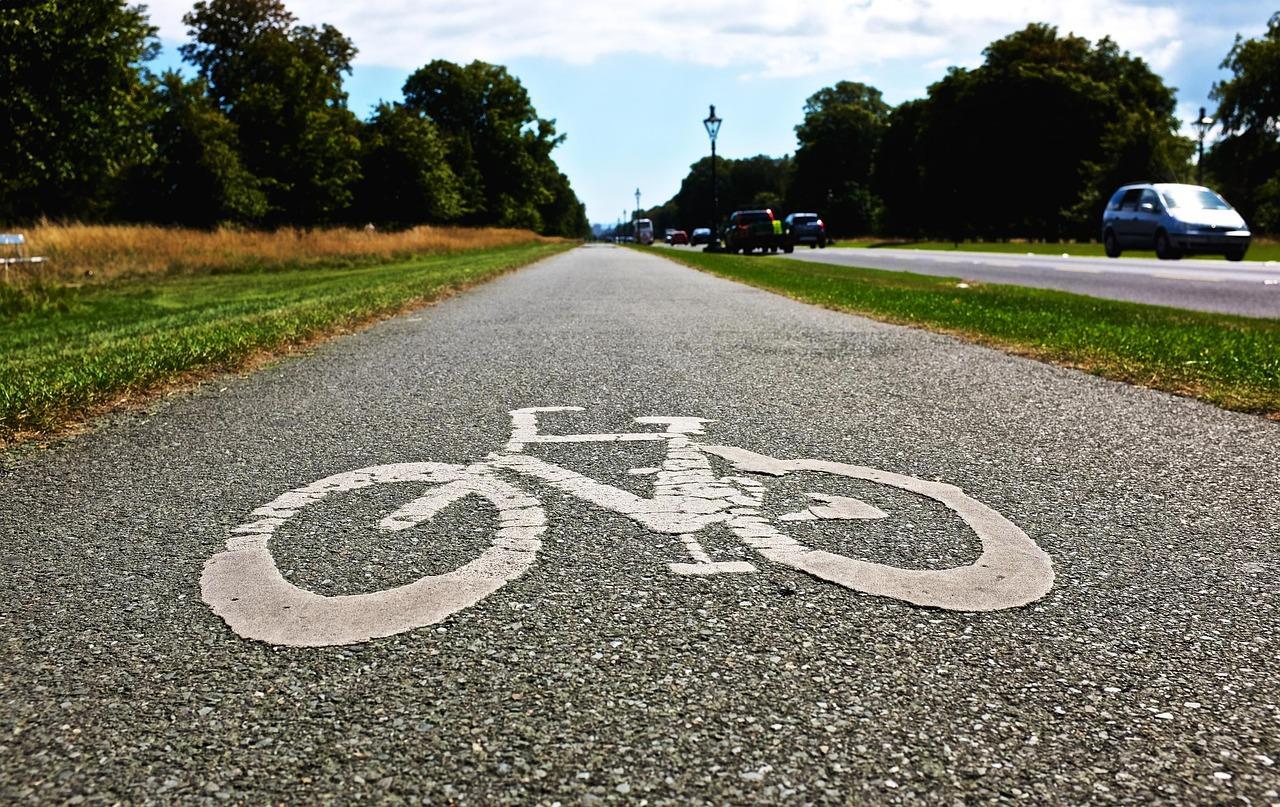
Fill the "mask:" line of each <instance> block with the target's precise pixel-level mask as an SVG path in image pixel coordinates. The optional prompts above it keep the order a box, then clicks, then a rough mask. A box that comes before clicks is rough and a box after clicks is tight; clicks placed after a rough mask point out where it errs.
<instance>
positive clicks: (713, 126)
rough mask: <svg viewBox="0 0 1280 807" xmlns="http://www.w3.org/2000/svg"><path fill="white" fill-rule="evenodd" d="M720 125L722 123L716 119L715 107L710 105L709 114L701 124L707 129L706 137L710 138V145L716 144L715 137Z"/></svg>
mask: <svg viewBox="0 0 1280 807" xmlns="http://www.w3.org/2000/svg"><path fill="white" fill-rule="evenodd" d="M722 123H724V121H723V120H722V119H720V118H717V117H716V105H715V104H712V105H711V114H710V115H708V116H707V119H706V120H704V121H703V122H702V125H703V126H705V127H707V137H710V138H711V142H712V143H714V142H716V135H717V134H719V133H720V124H722Z"/></svg>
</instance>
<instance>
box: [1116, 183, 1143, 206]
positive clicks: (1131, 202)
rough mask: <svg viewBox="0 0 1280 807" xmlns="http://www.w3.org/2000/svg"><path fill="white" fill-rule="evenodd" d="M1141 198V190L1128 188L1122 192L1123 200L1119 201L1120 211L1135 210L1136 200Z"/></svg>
mask: <svg viewBox="0 0 1280 807" xmlns="http://www.w3.org/2000/svg"><path fill="white" fill-rule="evenodd" d="M1140 196H1142V189H1141V188H1130V189H1129V190H1127V191H1125V192H1124V198H1123V199H1121V200H1120V209H1121V210H1137V209H1138V198H1139V197H1140Z"/></svg>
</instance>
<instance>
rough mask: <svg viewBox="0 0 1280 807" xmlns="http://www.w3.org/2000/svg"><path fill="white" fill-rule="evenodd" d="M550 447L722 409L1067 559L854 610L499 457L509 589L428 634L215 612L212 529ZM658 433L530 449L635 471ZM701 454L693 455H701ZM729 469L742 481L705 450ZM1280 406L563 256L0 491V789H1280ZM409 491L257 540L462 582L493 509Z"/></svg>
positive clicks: (30, 461) (315, 582) (655, 268)
mask: <svg viewBox="0 0 1280 807" xmlns="http://www.w3.org/2000/svg"><path fill="white" fill-rule="evenodd" d="M552 405H573V406H582V407H585V408H586V411H584V412H581V413H561V414H555V415H547V416H545V417H544V418H543V429H544V430H545V431H548V432H563V433H569V432H572V433H582V432H616V431H638V430H643V427H638V426H636V425H634V424H633V423H632V419H633V418H635V417H638V416H645V415H683V416H697V417H704V418H712V419H714V420H715V421H716V422H715V423H712V424H709V425H708V427H707V436H706V438H705V441H706V442H708V443H719V444H724V445H732V446H739V447H742V448H746V449H749V450H751V451H756V452H759V453H761V454H766V455H769V456H774V457H779V458H783V459H790V458H802V457H808V458H822V459H831V460H837V461H841V462H848V463H855V464H860V465H867V466H871V467H875V468H880V469H884V470H887V471H893V472H897V473H905V474H909V475H912V476H917V477H920V478H923V479H940V480H944V481H946V482H950V483H953V484H956V485H959V486H960V487H962V488H963V489H964V490H965V491H966V492H968V493H969V494H970V495H972V496H973V497H975V498H976V499H978V500H979V501H982V502H984V503H985V504H987V505H989V506H991V507H994V508H995V509H996V510H998V511H999V512H1000V513H1002V514H1004V515H1005V516H1006V517H1007V518H1009V519H1010V520H1012V521H1013V522H1014V523H1015V524H1017V525H1018V526H1020V527H1021V528H1022V529H1023V530H1025V531H1026V532H1027V533H1028V534H1029V535H1030V536H1031V537H1032V538H1033V539H1034V540H1035V541H1036V542H1037V543H1038V544H1039V545H1040V546H1041V547H1043V548H1044V549H1045V550H1046V551H1047V552H1048V553H1049V554H1050V555H1051V557H1052V559H1053V563H1054V567H1055V571H1056V573H1057V581H1056V584H1055V586H1054V588H1053V590H1052V591H1051V592H1050V593H1049V594H1048V596H1046V597H1045V598H1044V599H1043V600H1041V601H1039V602H1037V603H1034V604H1032V605H1030V606H1028V607H1025V608H1021V609H1016V610H1008V611H997V612H991V613H984V614H965V613H956V612H947V611H939V610H930V609H921V608H916V607H912V606H909V605H905V604H903V603H900V602H897V601H894V600H887V599H879V598H873V597H869V596H865V595H860V594H856V593H853V592H850V591H848V590H846V589H843V588H840V587H838V586H835V585H832V584H829V583H825V582H822V581H820V580H817V579H815V578H811V577H808V576H806V575H804V574H802V573H799V572H795V571H793V570H791V569H788V568H785V567H780V566H777V565H773V564H770V563H768V562H766V561H763V560H762V559H760V558H759V557H758V556H754V555H753V554H752V553H750V552H749V551H748V550H746V549H745V548H744V547H743V546H742V545H741V544H740V543H739V542H738V541H737V540H736V539H735V538H734V537H733V535H732V534H731V533H729V532H728V531H727V530H724V529H712V530H710V531H709V532H708V534H707V535H706V536H704V541H703V543H704V546H705V547H706V548H707V550H708V551H709V552H710V553H711V554H712V556H713V557H714V558H715V559H718V560H732V559H742V560H751V561H752V562H753V563H755V564H756V565H757V567H758V569H759V571H758V572H756V573H754V574H726V575H719V576H713V577H678V576H675V575H673V574H672V573H671V572H670V571H669V569H668V567H667V564H668V563H669V562H671V561H684V560H687V556H686V555H685V554H684V552H683V550H682V547H681V544H680V541H679V540H678V538H676V537H675V536H670V535H658V534H654V533H650V532H648V531H646V530H644V529H642V528H640V527H638V526H637V525H636V524H635V523H633V522H632V521H630V520H628V519H626V518H624V517H623V516H620V515H617V514H615V513H611V512H607V511H602V510H600V509H598V508H596V507H594V506H592V505H589V504H586V503H583V502H581V501H578V500H575V499H571V498H569V497H568V496H566V495H564V494H562V493H557V492H555V491H552V490H549V489H548V488H547V487H546V486H545V485H542V484H535V483H531V482H529V481H527V480H521V479H519V478H517V477H507V478H508V479H509V480H510V481H513V482H516V483H517V484H519V485H520V486H521V487H522V488H524V489H526V490H528V491H529V492H531V493H534V494H536V495H537V497H538V498H539V500H540V501H541V502H542V503H543V505H544V507H545V509H546V512H547V516H548V520H549V528H548V531H547V534H546V536H545V539H544V542H543V547H542V550H541V552H540V553H539V554H538V558H537V561H536V563H535V564H534V565H533V567H532V569H531V570H530V571H529V572H528V573H526V574H525V575H524V576H522V577H520V578H518V579H516V580H514V581H512V582H511V583H509V584H508V585H506V586H505V587H504V588H502V589H500V590H499V591H498V592H496V593H495V594H493V595H492V596H490V597H489V598H488V599H485V600H483V601H482V602H480V603H479V604H477V605H475V606H474V607H471V608H469V609H467V610H464V611H462V612H460V613H458V614H455V615H454V616H452V617H450V618H449V619H447V620H446V621H445V622H443V623H441V624H440V625H437V626H431V627H427V628H423V629H420V630H417V631H413V632H410V633H404V634H401V635H398V636H395V637H392V638H388V639H380V640H375V641H372V642H368V643H365V644H360V645H353V646H348V647H333V648H312V649H298V648H276V647H271V646H268V645H265V644H261V643H258V642H252V641H247V640H244V639H241V638H239V637H238V636H236V635H235V634H233V633H232V632H231V631H230V630H229V629H228V628H227V626H226V625H225V624H224V623H223V622H222V621H221V620H220V619H219V618H218V617H216V616H215V615H214V614H213V613H212V612H211V611H210V610H209V608H208V607H207V606H206V605H205V604H204V603H203V602H201V599H200V586H199V581H200V573H201V568H202V566H203V564H204V562H205V561H206V559H208V558H209V557H210V556H211V555H213V554H215V553H216V552H218V551H220V550H221V549H222V547H223V546H224V544H225V542H226V541H227V538H228V531H229V530H230V529H231V528H233V527H235V526H236V525H238V524H241V523H243V522H244V521H245V520H246V519H247V517H248V514H249V513H250V511H252V510H253V509H254V508H256V507H258V506H260V505H262V504H264V503H266V502H268V501H271V500H272V499H274V498H275V497H276V496H278V495H279V494H280V493H282V492H284V491H287V490H290V489H293V488H296V487H299V486H301V485H305V484H307V483H309V482H312V481H314V480H317V479H320V478H323V477H326V476H328V475H330V474H334V473H338V472H342V471H347V470H352V469H356V468H363V467H367V466H371V465H375V464H380V463H393V462H413V461H425V460H432V461H440V462H453V463H460V462H466V461H468V460H474V459H478V458H481V457H483V456H484V455H485V454H486V453H488V452H490V451H493V450H496V449H498V448H499V447H501V446H502V445H503V443H504V442H505V441H506V439H507V437H508V435H509V429H510V421H509V418H508V415H507V413H508V411H509V410H512V409H516V408H520V407H528V406H552ZM662 451H663V446H662V444H661V443H619V444H583V445H542V446H531V447H530V448H529V452H530V453H532V454H536V455H537V456H539V457H543V458H546V459H548V460H549V461H551V462H555V463H556V464H559V465H563V466H565V467H568V468H572V469H574V470H576V471H579V472H582V473H585V474H587V475H589V476H591V477H593V478H595V479H598V480H601V481H604V482H608V483H610V484H614V485H617V486H619V487H623V488H625V489H629V490H632V491H635V492H641V493H643V492H645V491H646V490H647V489H648V488H647V486H648V485H651V484H652V479H651V478H650V477H645V476H636V475H631V474H628V469H631V468H640V467H652V466H656V465H658V464H660V463H661V460H662V456H663V454H662ZM716 462H717V463H719V462H720V461H719V460H716ZM719 467H725V468H726V472H728V469H727V466H726V465H725V464H723V463H722V464H721V465H720V466H719ZM1277 468H1280V424H1277V423H1273V422H1267V421H1264V420H1261V419H1258V418H1254V417H1249V416H1245V415H1239V414H1233V413H1229V412H1224V411H1220V410H1217V409H1214V408H1212V407H1209V406H1206V405H1203V404H1200V403H1196V402H1194V401H1191V400H1186V399H1181V398H1177V397H1173V396H1170V395H1165V394H1160V393H1155V392H1151V391H1148V390H1143V389H1138V388H1134V387H1128V386H1123V385H1120V384H1115V383H1111V382H1107V381H1103V380H1100V379H1097V378H1093V377H1090V376H1087V375H1083V374H1080V373H1077V372H1074V371H1071V370H1066V369H1062V368H1058V367H1053V366H1049V365H1044V364H1038V363H1035V362H1032V361H1027V360H1024V359H1019V358H1015V357H1010V356H1007V355H1004V354H1001V353H999V352H996V351H993V350H988V349H984V348H980V347H975V346H973V345H969V344H964V343H962V342H959V341H957V340H954V339H951V338H948V337H944V336H939V335H936V334H931V333H927V332H923V331H915V330H910V329H906V328H901V327H897V326H891V325H885V324H880V323H875V322H872V321H869V320H866V319H861V318H859V317H854V316H848V315H844V314H839V313H835V312H831V311H826V310H822V309H818V308H814V307H810V306H805V305H802V304H799V303H795V302H792V301H789V300H787V299H784V298H782V297H779V296H774V295H770V294H768V293H765V292H762V291H758V290H755V289H751V288H747V287H744V286H740V285H736V284H733V283H730V282H727V281H724V280H720V279H717V278H714V277H710V276H708V275H705V274H700V273H697V272H695V271H693V270H690V269H686V268H682V267H679V266H676V265H674V264H672V263H669V262H667V261H664V260H661V259H659V258H656V257H653V256H648V255H644V254H640V253H637V252H634V251H630V250H622V249H616V248H611V247H585V248H582V249H579V250H575V251H574V252H571V253H568V254H565V255H562V256H559V257H556V258H552V259H550V260H547V261H544V262H542V263H539V264H537V265H534V266H532V267H529V268H527V269H525V270H522V271H521V272H518V273H516V274H513V275H509V276H506V277H503V278H500V279H498V280H496V281H494V282H492V283H490V284H488V285H485V286H482V287H480V288H477V289H475V290H473V291H471V292H468V293H466V294H464V295H460V296H458V297H456V298H453V299H450V300H447V301H445V302H443V303H441V304H439V305H437V306H435V307H432V308H427V309H424V310H421V311H419V312H416V313H413V314H409V315H406V316H402V317H399V318H396V319H393V320H389V321H386V322H383V323H381V324H378V325H376V326H374V327H372V328H369V329H368V330H365V331H363V332H361V333H358V334H355V335H351V336H346V337H342V338H339V339H335V340H333V341H331V342H328V343H325V344H323V345H320V346H319V347H317V348H315V349H314V350H313V351H312V352H311V353H310V354H309V355H307V356H302V357H295V358H291V359H286V360H283V361H280V362H278V363H276V364H274V365H272V366H269V367H267V368H266V369H263V370H260V371H259V372H256V373H253V374H252V375H248V376H245V377H234V376H232V377H224V378H220V379H217V380H214V381H212V382H210V383H207V384H205V385H203V386H201V387H200V388H198V389H197V390H195V391H193V392H191V393H189V394H182V395H177V396H174V397H171V398H169V399H167V400H165V401H164V402H162V403H159V404H157V405H155V406H154V407H152V409H151V410H149V411H146V412H141V413H134V414H125V415H118V416H115V417H113V418H110V419H108V420H107V421H104V422H103V423H102V424H100V427H99V428H98V429H97V430H96V431H95V432H93V433H90V434H86V435H83V436H80V437H76V438H73V439H69V440H66V441H64V442H62V443H59V444H56V445H54V446H53V447H52V448H50V449H48V450H45V451H32V450H26V451H23V452H21V453H12V454H10V456H8V457H7V458H6V462H5V465H4V470H3V472H2V473H3V476H2V477H0V536H3V549H4V551H3V555H0V558H2V560H0V641H3V643H4V650H5V655H4V664H3V665H0V800H3V801H6V802H12V801H18V800H35V801H44V802H64V801H79V800H81V799H83V800H84V801H85V802H89V803H93V802H115V801H124V802H133V803H143V802H174V801H183V802H193V803H199V802H209V803H216V802H219V801H224V800H231V801H235V802H240V801H243V802H255V803H261V802H267V801H289V802H302V803H305V802H320V801H328V802H342V803H346V802H353V801H361V800H363V801H395V800H400V801H404V802H409V803H415V802H434V803H455V802H456V803H476V804H481V803H484V804H488V803H513V804H531V803H547V804H550V803H555V802H560V803H563V804H579V803H593V802H596V801H618V802H628V803H630V802H639V801H641V800H645V799H647V800H648V801H649V802H650V803H663V802H665V803H689V802H693V803H698V802H704V803H716V804H723V803H741V802H749V801H788V802H794V803H848V802H875V803H881V802H884V803H889V802H917V801H923V800H928V801H929V802H931V803H938V802H947V803H951V802H956V803H958V802H968V801H976V800H992V799H998V800H1018V799H1027V800H1029V801H1034V802H1047V803H1058V804H1077V803H1081V802H1083V801H1096V802H1133V801H1143V802H1148V801H1162V802H1169V803H1228V802H1231V803H1234V802H1235V801H1237V800H1239V801H1240V802H1241V803H1249V804H1255V805H1257V804H1264V803H1274V802H1280V794H1278V793H1277V791H1278V790H1280V767H1277V765H1278V764H1280V739H1278V738H1280V664H1278V663H1277V661H1276V657H1277V653H1278V651H1280V642H1278V641H1277V635H1278V634H1277V627H1278V626H1280V596H1278V595H1277V588H1278V584H1277V580H1278V579H1280V544H1278V543H1277V526H1278V525H1280V481H1278V475H1277V472H1276V469H1277ZM766 484H767V485H768V487H769V498H768V499H767V500H766V506H767V507H768V509H769V511H770V512H771V513H773V514H775V515H776V514H781V513H785V512H788V511H793V510H796V509H799V508H802V507H803V506H805V504H806V503H808V500H807V499H805V498H804V494H805V493H806V492H811V491H815V490H817V491H822V492H826V493H833V494H837V495H845V496H858V497H860V498H863V499H865V500H866V501H868V502H870V503H871V504H874V505H875V506H877V507H879V508H880V509H882V510H884V511H885V512H886V513H888V514H889V515H890V518H888V519H885V520H882V521H875V522H851V523H850V525H846V526H841V525H840V524H838V523H836V524H832V523H826V522H823V523H818V522H815V523H812V524H806V523H802V522H798V523H793V524H789V525H788V526H787V531H788V532H789V533H790V534H792V535H794V536H796V537H799V538H802V539H803V540H804V541H805V542H807V543H809V544H810V545H813V546H817V547H821V548H825V549H829V550H831V551H836V552H842V553H845V554H849V555H851V556H855V557H861V558H865V559H870V560H877V561H880V562H888V563H893V564H896V565H901V566H905V567H910V568H943V567H948V566H952V565H958V564H964V563H969V562H972V560H973V558H974V557H975V556H976V553H977V552H978V547H977V542H976V541H975V540H974V538H973V536H972V534H971V533H969V532H968V531H967V529H966V528H965V526H964V525H963V524H962V523H960V522H959V521H958V519H956V518H955V516H954V514H951V513H950V512H949V511H947V510H945V509H944V508H942V507H940V506H938V505H937V504H936V503H934V502H932V501H929V500H925V499H921V498H918V497H913V496H912V495H911V494H907V493H904V492H902V491H899V490H895V489H890V488H883V487H878V486H873V485H870V484H866V483H859V482H854V481H851V480H844V481H843V482H842V483H840V484H834V483H833V482H832V481H831V480H830V479H821V478H805V477H804V476H803V475H796V476H794V477H792V476H788V477H784V478H782V479H779V480H766ZM418 493H419V491H418V490H417V489H416V488H415V486H414V485H412V484H408V485H386V486H381V487H377V488H366V489H362V490H357V491H351V492H348V493H344V494H335V495H334V496H331V497H329V498H327V499H325V500H324V501H323V502H322V503H319V504H317V505H315V506H314V507H313V508H311V509H308V511H307V512H305V513H300V514H299V515H298V517H296V518H295V519H291V520H290V522H289V523H288V524H287V525H286V526H285V527H282V528H281V531H280V532H278V533H277V534H276V536H275V537H274V538H273V550H274V554H275V558H276V563H277V565H278V567H279V568H280V569H281V571H282V572H283V573H284V574H285V575H286V577H287V578H288V579H290V580H291V581H293V582H294V583H296V584H298V585H301V586H304V587H307V588H310V589H312V590H314V591H317V592H320V593H323V594H343V593H357V592H362V591H374V590H378V589H381V588H385V587H388V586H392V585H398V584H401V583H406V582H410V581H412V580H415V579H417V578H418V577H419V576H421V575H423V574H434V573H439V572H441V571H446V570H448V569H451V568H454V567H456V566H457V565H459V564H461V563H463V562H465V561H466V560H468V559H470V558H473V557H475V556H476V554H477V553H479V552H480V551H482V550H483V548H484V547H485V546H486V545H487V542H488V541H489V537H490V535H491V534H492V532H491V531H492V529H493V518H494V510H493V509H492V508H491V507H490V506H488V505H481V504H476V503H475V502H476V500H475V499H468V500H466V501H469V502H472V504H471V505H462V504H459V505H456V506H454V507H451V508H450V509H449V510H446V511H445V512H443V513H442V514H441V515H440V516H439V518H438V519H436V520H435V521H434V522H432V523H430V524H424V525H421V526H419V527H417V528H414V529H410V530H405V531H402V532H397V533H383V532H378V531H376V530H374V529H373V525H374V524H375V523H376V522H377V520H378V519H379V518H380V517H381V516H383V515H386V514H387V513H388V512H389V511H391V510H392V509H394V508H395V507H398V506H399V505H400V504H403V503H404V502H405V501H408V500H409V498H411V497H413V496H416V495H418Z"/></svg>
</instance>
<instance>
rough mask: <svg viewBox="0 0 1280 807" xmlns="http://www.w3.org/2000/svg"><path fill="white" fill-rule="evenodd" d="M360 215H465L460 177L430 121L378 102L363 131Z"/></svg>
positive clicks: (402, 218) (395, 220) (396, 219)
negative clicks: (463, 213) (451, 165)
mask: <svg viewBox="0 0 1280 807" xmlns="http://www.w3.org/2000/svg"><path fill="white" fill-rule="evenodd" d="M362 141H363V148H362V152H361V173H362V174H363V176H362V179H361V180H360V184H359V189H358V192H357V205H356V210H357V211H358V212H357V215H358V217H359V218H360V219H362V220H363V219H368V220H370V221H377V222H385V223H389V224H418V223H423V222H445V221H453V220H455V219H457V218H458V217H459V216H461V215H462V211H463V201H462V193H461V189H460V187H459V182H458V178H457V177H456V176H455V175H454V173H453V170H452V169H450V167H449V162H448V159H447V153H446V148H445V144H444V140H443V138H441V137H440V135H439V133H438V132H437V131H436V127H435V124H433V123H432V122H431V121H430V120H427V119H426V118H423V117H421V116H419V115H415V114H414V113H412V112H410V111H409V110H407V109H406V108H405V107H404V106H403V105H401V104H388V103H383V104H379V105H378V108H377V109H376V110H374V113H373V117H372V118H370V120H369V121H368V123H366V124H365V127H364V130H363V134H362Z"/></svg>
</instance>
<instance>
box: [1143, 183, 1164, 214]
mask: <svg viewBox="0 0 1280 807" xmlns="http://www.w3.org/2000/svg"><path fill="white" fill-rule="evenodd" d="M1142 205H1151V212H1153V213H1159V212H1161V209H1162V208H1161V206H1160V197H1158V196H1156V192H1155V191H1153V190H1151V189H1149V188H1148V189H1147V190H1145V191H1143V192H1142V198H1141V199H1140V200H1138V207H1139V208H1141V207H1142Z"/></svg>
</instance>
